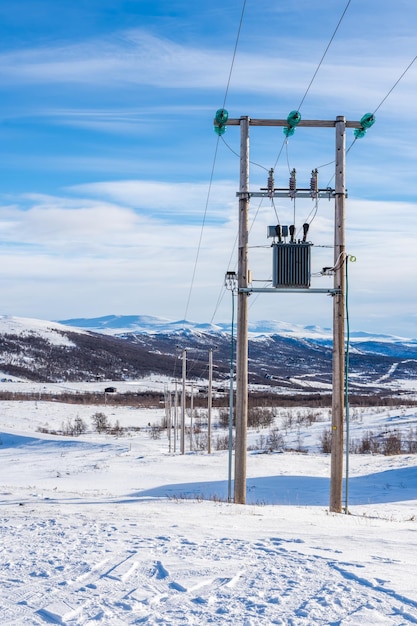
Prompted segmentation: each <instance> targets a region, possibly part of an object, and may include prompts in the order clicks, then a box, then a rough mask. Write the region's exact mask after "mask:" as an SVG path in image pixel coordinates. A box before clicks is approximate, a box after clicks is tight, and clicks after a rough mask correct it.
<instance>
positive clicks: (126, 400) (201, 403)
mask: <svg viewBox="0 0 417 626" xmlns="http://www.w3.org/2000/svg"><path fill="white" fill-rule="evenodd" d="M16 386H18V384H17V383H16ZM0 400H9V401H10V400H11V401H13V400H16V401H17V400H26V401H33V402H35V401H44V402H63V403H66V404H85V405H89V404H91V405H103V404H107V405H109V406H133V407H138V408H140V407H143V408H157V407H162V406H164V404H165V397H164V394H161V393H160V392H156V391H155V392H154V391H146V392H131V391H128V392H125V393H104V392H98V391H97V392H96V391H95V392H89V391H77V392H73V393H71V392H63V393H47V392H39V391H38V392H35V391H33V392H28V393H26V392H23V391H19V390H17V391H0ZM190 402H191V397H190V395H187V406H190ZM248 403H249V407H297V406H307V407H313V408H321V407H326V408H328V407H331V404H332V397H331V394H330V393H326V394H323V393H292V394H275V393H273V392H251V393H249V398H248ZM212 404H213V406H214V407H224V406H228V405H229V395H228V392H227V390H225V393H222V394H218V393H215V394H214V395H213V398H212ZM349 405H350V406H351V407H370V406H387V407H397V406H417V398H416V397H415V396H411V395H410V396H409V395H405V394H404V395H388V394H387V395H382V394H369V395H358V394H352V395H351V396H349ZM193 406H194V407H195V408H200V407H206V406H207V394H206V393H201V392H200V393H196V394H195V395H194V397H193Z"/></svg>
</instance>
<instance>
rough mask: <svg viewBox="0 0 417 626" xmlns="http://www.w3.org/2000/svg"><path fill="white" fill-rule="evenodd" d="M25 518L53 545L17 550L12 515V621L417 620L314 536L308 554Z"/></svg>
mask: <svg viewBox="0 0 417 626" xmlns="http://www.w3.org/2000/svg"><path fill="white" fill-rule="evenodd" d="M29 523H30V530H31V532H32V533H33V538H34V539H37V540H38V542H44V543H48V544H49V546H48V550H45V549H43V548H42V544H40V549H39V546H36V545H35V544H34V546H33V548H31V549H30V550H29V551H28V552H27V553H26V554H20V552H19V544H18V534H19V529H18V528H13V524H12V522H10V523H9V531H10V533H11V537H12V539H13V538H14V540H13V541H12V544H11V545H10V546H8V548H9V549H8V552H9V565H7V563H6V564H5V565H6V566H5V567H2V569H1V571H0V583H1V584H2V585H3V586H4V585H6V588H7V589H8V594H7V598H8V600H7V603H6V604H5V606H3V607H1V609H0V622H1V623H4V624H7V625H8V626H9V625H10V626H12V625H13V624H16V625H17V624H18V625H19V626H21V624H25V626H26V625H28V626H31V625H36V626H42V625H43V626H44V625H45V624H47V623H50V624H51V623H52V624H54V623H55V624H61V625H66V626H92V624H95V625H96V624H97V622H99V623H100V626H117V624H122V625H129V624H135V623H141V622H146V624H148V625H149V626H152V625H153V624H155V625H156V624H161V623H165V624H181V625H182V624H189V625H191V626H194V625H195V626H196V625H198V626H201V625H202V624H211V623H213V624H214V623H216V624H218V623H221V624H222V625H229V624H230V625H232V624H233V626H236V625H237V624H239V625H240V624H244V623H245V624H247V626H249V625H250V626H257V625H258V624H259V625H262V626H264V625H267V624H272V623H275V624H280V623H281V624H286V625H292V626H304V625H308V626H311V624H312V623H314V624H318V625H320V624H322V625H325V624H331V623H334V624H340V625H343V624H346V625H348V624H349V623H361V622H362V623H378V622H381V623H389V624H391V625H392V626H400V625H404V624H406V623H417V603H416V602H413V601H411V600H409V599H407V598H405V597H403V596H401V595H400V594H397V593H396V592H395V590H394V589H391V588H388V585H387V587H385V586H384V584H385V583H381V582H380V581H377V580H373V579H372V578H369V577H367V576H366V568H364V567H363V566H355V565H352V564H345V563H343V562H341V561H340V560H338V558H339V556H338V553H337V551H333V552H331V551H328V553H327V554H326V555H323V554H322V553H321V551H320V548H319V547H311V546H310V547H308V550H307V551H308V552H309V554H307V555H306V554H304V553H303V551H305V550H306V546H305V545H303V542H301V541H297V540H292V541H286V540H283V539H281V538H279V537H272V538H270V539H265V540H257V541H248V540H240V539H232V538H223V539H207V538H206V539H204V538H203V539H202V540H201V542H199V543H198V544H197V543H193V542H190V541H189V540H187V539H186V538H183V537H178V536H173V537H169V536H163V537H157V538H146V537H141V536H140V529H139V528H137V529H133V530H132V528H130V529H129V532H127V531H125V530H124V529H123V525H121V526H119V527H116V526H112V525H109V524H104V523H102V524H97V523H92V522H91V520H88V518H81V519H80V520H79V526H78V527H77V528H74V527H72V528H70V529H68V528H67V529H66V528H65V523H64V522H62V523H57V522H56V521H54V520H47V521H46V522H44V521H38V522H36V521H30V522H29ZM66 536H70V537H71V538H72V541H71V543H70V544H66V543H65V541H63V539H65V537H66ZM312 552H313V554H311V553H312ZM51 554H56V559H54V560H51V558H50V555H51ZM230 554H232V555H233V557H232V558H230V556H229V557H226V556H225V555H230ZM42 555H43V556H42ZM48 555H49V558H48ZM3 588H5V587H3ZM370 588H371V589H372V601H370V599H369V598H370V596H369V589H370ZM243 616H244V617H243ZM387 616H389V617H387ZM243 620H246V621H243ZM355 620H356V621H355ZM388 620H389V621H388Z"/></svg>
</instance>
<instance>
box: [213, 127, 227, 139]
mask: <svg viewBox="0 0 417 626" xmlns="http://www.w3.org/2000/svg"><path fill="white" fill-rule="evenodd" d="M214 132H215V133H216V135H219V137H221V135H224V133H225V132H226V126H215V127H214Z"/></svg>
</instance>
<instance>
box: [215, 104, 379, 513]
mask: <svg viewBox="0 0 417 626" xmlns="http://www.w3.org/2000/svg"><path fill="white" fill-rule="evenodd" d="M374 121H375V120H374V116H373V115H372V114H371V113H367V114H366V115H364V116H363V117H362V119H361V120H360V121H346V120H345V117H344V116H338V117H337V119H336V120H335V121H334V120H301V116H300V114H299V113H298V111H292V112H291V113H290V114H289V116H288V117H287V119H286V120H284V119H273V120H266V119H251V118H249V117H247V116H244V117H240V118H235V119H228V114H227V111H225V110H224V109H220V110H219V111H218V112H217V113H216V118H215V120H214V125H215V130H216V132H217V134H219V135H221V134H223V132H224V131H225V127H226V126H229V125H230V126H240V185H239V193H238V197H239V234H238V240H239V251H238V310H237V342H236V443H235V488H234V496H235V498H234V499H235V503H237V504H245V503H246V448H247V414H248V302H247V298H248V296H249V294H250V293H255V292H259V293H261V292H263V293H285V292H286V293H327V294H330V295H332V296H333V366H332V376H333V390H332V451H331V476H330V507H329V508H330V510H331V511H334V512H342V474H343V416H344V395H343V389H344V369H345V365H344V324H345V311H344V309H345V288H346V287H345V276H344V264H345V197H346V189H345V130H346V128H354V129H357V130H355V136H356V137H362V136H363V135H364V134H365V132H366V129H367V128H369V127H370V126H371V125H372V124H373V123H374ZM249 126H281V127H287V128H286V129H285V128H284V131H285V134H286V136H287V137H289V136H291V135H292V134H293V133H294V130H295V127H296V126H297V127H303V126H304V127H309V128H335V129H336V172H335V176H336V178H335V181H336V189H335V190H334V193H333V190H331V189H329V188H326V189H320V190H318V192H317V197H328V198H330V197H332V196H333V197H334V198H335V225H334V229H335V234H334V244H335V250H334V268H332V269H333V270H334V288H333V289H311V288H309V287H308V288H301V289H295V288H290V289H286V288H281V287H273V288H255V287H252V286H251V287H249V286H248V236H249V229H248V209H249V198H250V197H251V196H253V197H287V198H288V197H290V194H289V191H290V190H282V189H281V190H279V189H272V190H268V191H267V192H263V193H259V192H255V193H253V192H250V191H249ZM309 194H310V191H309V190H306V189H303V190H294V196H291V197H308V196H309ZM310 197H311V196H310Z"/></svg>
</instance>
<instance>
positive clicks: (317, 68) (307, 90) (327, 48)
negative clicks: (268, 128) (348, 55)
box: [274, 0, 352, 222]
mask: <svg viewBox="0 0 417 626" xmlns="http://www.w3.org/2000/svg"><path fill="white" fill-rule="evenodd" d="M351 2H352V0H348V2H347V3H346V5H345V8H344V9H343V12H342V14H341V16H340V18H339V21H338V22H337V24H336V27H335V29H334V30H333V33H332V35H331V37H330V40H329V42H328V44H327V46H326V48H325V50H324V52H323V54H322V56H321V58H320V60H319V62H318V64H317V67H316V69H315V71H314V73H313V76H312V77H311V79H310V82H309V84H308V85H307V88H306V90H305V92H304V94H303V96H302V98H301V100H300V103H299V105H298V107H297V111H300V109H301V107H302V106H303V104H304V101H305V99H306V98H307V95H308V93H309V91H310V89H311V87H312V85H313V83H314V81H315V79H316V77H317V74H318V73H319V70H320V68H321V66H322V64H323V61H324V59H325V57H326V55H327V53H328V51H329V49H330V46H331V45H332V43H333V40H334V38H335V37H336V34H337V31H338V30H339V28H340V25H341V24H342V22H343V19H344V17H345V15H346V12H347V10H348V8H349V5H350V4H351ZM284 146H285V147H286V156H287V165H288V170H289V171H291V167H290V163H289V154H288V137H285V139H284V140H283V142H282V145H281V149H280V151H279V153H278V156H277V158H276V160H275V165H274V169H276V167H277V165H278V162H279V159H280V157H281V154H282V151H283V149H284ZM275 213H276V209H275ZM316 213H317V211H316ZM294 222H295V198H294Z"/></svg>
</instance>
